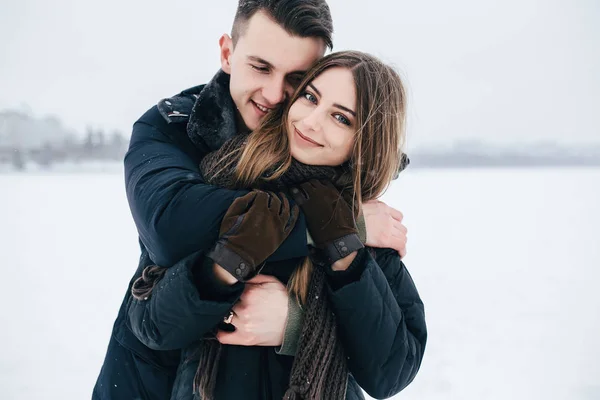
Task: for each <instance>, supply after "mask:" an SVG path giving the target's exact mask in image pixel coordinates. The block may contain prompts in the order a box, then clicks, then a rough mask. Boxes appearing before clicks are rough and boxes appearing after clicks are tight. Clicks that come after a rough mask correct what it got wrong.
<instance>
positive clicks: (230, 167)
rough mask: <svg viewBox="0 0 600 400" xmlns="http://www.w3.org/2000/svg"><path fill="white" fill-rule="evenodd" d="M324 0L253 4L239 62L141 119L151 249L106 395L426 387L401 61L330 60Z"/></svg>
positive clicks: (244, 14)
mask: <svg viewBox="0 0 600 400" xmlns="http://www.w3.org/2000/svg"><path fill="white" fill-rule="evenodd" d="M332 33H333V25H332V20H331V15H330V12H329V8H328V6H327V4H326V2H325V1H324V0H307V1H299V0H240V1H239V4H238V9H237V12H236V15H235V18H234V22H233V28H232V31H231V36H229V35H223V36H222V37H221V38H220V40H219V45H220V50H221V51H220V57H221V70H220V71H219V72H217V74H216V75H215V76H214V78H213V79H212V80H211V81H210V82H209V83H207V84H206V85H201V86H197V87H193V88H191V89H188V90H185V91H183V92H182V93H180V94H179V95H177V96H174V97H172V98H169V99H164V100H162V101H160V102H159V103H158V104H157V105H156V106H154V107H152V108H151V109H150V110H149V111H147V112H146V113H145V114H144V115H143V116H142V117H141V118H140V119H139V120H138V121H137V122H136V123H135V124H134V128H133V134H132V138H131V142H130V148H129V151H128V153H127V155H126V157H125V178H126V190H127V197H128V200H129V205H130V208H131V211H132V214H133V218H134V221H135V223H136V227H137V229H138V233H139V238H140V247H141V252H142V254H141V257H140V262H139V266H138V269H137V271H136V272H135V275H134V276H133V278H132V279H131V281H130V283H129V287H128V290H127V292H126V295H125V298H124V300H123V303H122V306H121V308H120V310H119V314H118V316H117V319H116V321H115V324H114V327H113V332H112V335H111V338H110V342H109V345H108V350H107V355H106V358H105V361H104V364H103V366H102V369H101V371H100V375H99V377H98V380H97V382H96V386H95V388H94V392H93V398H94V399H99V400H100V399H102V400H105V399H114V400H120V399H152V400H154V399H157V400H158V399H173V400H174V399H182V400H183V399H189V400H192V399H202V400H208V399H214V400H229V399H251V400H254V399H256V400H259V399H290V400H292V399H328V400H329V399H363V398H364V396H363V394H362V390H361V388H362V389H364V390H365V391H366V392H367V393H369V394H370V395H371V396H373V397H375V398H387V397H390V396H393V395H394V394H396V393H398V392H399V391H401V390H402V389H403V388H404V387H406V386H407V385H408V384H409V383H410V382H411V381H412V380H413V379H414V377H415V375H416V373H417V371H418V369H419V367H420V364H421V360H422V358H423V352H424V349H425V343H426V338H427V330H426V325H425V316H424V308H423V303H422V301H421V299H420V297H419V294H418V292H417V289H416V287H415V284H414V282H413V280H412V278H411V276H410V274H409V273H408V271H407V269H406V267H405V265H404V263H403V262H402V261H401V258H402V257H403V256H404V254H405V253H406V228H405V227H404V225H402V214H401V213H400V212H398V211H396V210H394V209H393V208H391V207H388V206H387V205H385V204H384V203H382V202H379V201H378V200H377V198H378V197H379V196H380V195H381V194H382V193H383V192H384V191H385V189H386V188H387V187H388V185H389V184H390V183H391V181H392V180H393V179H395V177H396V176H397V174H398V173H399V172H400V171H401V170H402V169H403V168H404V167H405V166H406V164H407V158H406V156H405V155H404V153H403V151H402V150H403V142H404V135H405V118H406V117H405V110H406V96H405V91H404V87H403V84H402V81H401V79H400V77H399V76H398V74H397V73H396V72H395V71H394V69H393V68H391V67H390V66H388V65H386V64H384V63H382V62H381V61H380V60H378V59H377V58H375V57H373V56H371V55H368V54H365V53H362V52H357V51H344V52H337V53H330V54H328V55H327V56H324V54H325V51H326V50H327V49H328V48H329V49H331V48H332Z"/></svg>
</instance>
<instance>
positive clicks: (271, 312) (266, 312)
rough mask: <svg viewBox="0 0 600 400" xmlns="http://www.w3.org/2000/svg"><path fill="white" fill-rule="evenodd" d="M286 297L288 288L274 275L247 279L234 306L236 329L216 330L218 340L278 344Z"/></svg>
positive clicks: (283, 327) (285, 314)
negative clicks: (227, 330)
mask: <svg viewBox="0 0 600 400" xmlns="http://www.w3.org/2000/svg"><path fill="white" fill-rule="evenodd" d="M288 300H289V294H288V291H287V289H286V287H285V286H284V285H283V284H282V283H281V282H280V281H279V280H278V279H277V278H275V277H273V276H267V275H257V276H256V277H254V278H252V279H250V280H249V281H248V282H246V286H245V288H244V293H242V296H241V298H240V301H238V302H237V303H236V304H235V305H234V306H233V309H232V311H233V318H232V320H231V324H232V325H233V326H235V331H233V332H225V331H219V332H218V333H217V340H218V341H219V342H221V343H222V344H233V345H239V346H281V344H282V343H283V335H284V332H285V324H286V321H287V315H288Z"/></svg>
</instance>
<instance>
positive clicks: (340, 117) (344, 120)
mask: <svg viewBox="0 0 600 400" xmlns="http://www.w3.org/2000/svg"><path fill="white" fill-rule="evenodd" d="M333 117H334V118H335V119H337V120H338V121H339V122H341V123H342V124H344V125H348V126H350V121H349V120H348V118H346V117H344V116H343V115H342V114H335V115H334V116H333Z"/></svg>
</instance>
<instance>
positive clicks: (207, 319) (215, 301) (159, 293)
mask: <svg viewBox="0 0 600 400" xmlns="http://www.w3.org/2000/svg"><path fill="white" fill-rule="evenodd" d="M205 260H206V257H205V254H204V252H196V253H193V254H192V255H190V256H188V257H187V258H185V259H183V260H181V261H179V262H178V263H176V264H175V265H173V266H172V267H170V268H169V269H168V270H167V271H166V272H165V275H164V276H163V277H162V278H161V279H160V280H158V281H157V282H156V285H155V286H154V289H153V290H152V293H151V294H150V296H148V298H147V299H146V300H137V299H135V298H134V297H133V296H130V297H129V301H128V304H127V323H128V326H129V328H130V329H131V331H132V332H133V334H134V335H135V336H136V337H137V338H138V339H139V340H140V341H141V342H142V343H143V344H145V345H146V346H148V347H149V348H151V349H154V350H175V349H181V348H184V347H186V346H188V345H190V344H191V343H193V342H194V341H197V340H200V339H201V338H202V337H203V336H204V335H205V334H206V333H208V332H210V331H211V330H213V329H214V328H215V327H216V326H217V325H218V324H219V323H220V322H222V321H223V317H224V316H226V315H227V313H228V312H229V310H231V308H232V307H233V305H234V303H235V302H236V301H237V300H238V299H239V297H240V296H241V294H242V291H243V287H244V285H243V284H242V283H240V282H238V283H236V284H235V285H233V286H231V287H228V288H227V290H226V291H224V292H223V291H222V292H221V293H220V294H219V295H218V296H217V295H216V293H215V291H214V288H211V289H213V290H211V293H210V295H208V294H207V293H206V291H205V292H204V293H201V291H200V290H199V285H197V282H198V280H199V278H198V276H197V275H198V273H200V274H202V275H203V276H202V280H203V282H206V279H207V277H208V272H207V271H198V270H199V269H203V268H206V267H208V266H212V261H211V262H210V263H207V262H205ZM140 273H141V271H140ZM205 288H206V289H207V290H208V287H207V286H205ZM207 297H208V298H210V300H209V299H207Z"/></svg>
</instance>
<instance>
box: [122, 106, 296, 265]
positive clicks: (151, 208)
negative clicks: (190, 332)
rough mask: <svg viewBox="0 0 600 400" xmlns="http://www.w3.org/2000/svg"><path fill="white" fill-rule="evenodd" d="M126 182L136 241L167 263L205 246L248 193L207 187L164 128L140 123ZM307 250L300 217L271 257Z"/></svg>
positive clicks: (128, 158)
mask: <svg viewBox="0 0 600 400" xmlns="http://www.w3.org/2000/svg"><path fill="white" fill-rule="evenodd" d="M148 113H155V114H158V110H157V109H156V108H155V107H154V108H152V109H150V110H149V111H148ZM148 113H147V114H148ZM158 118H162V117H160V115H158ZM157 120H158V119H157ZM164 124H165V125H166V122H164ZM125 182H126V192H127V199H128V201H129V206H130V209H131V212H132V215H133V219H134V221H135V224H136V227H137V229H138V233H139V235H140V239H141V241H142V243H143V244H144V245H145V246H146V248H147V249H148V252H149V253H150V257H151V258H152V260H153V261H154V262H156V263H157V264H158V265H162V266H171V265H173V264H175V263H176V262H177V261H179V260H180V259H182V258H184V257H186V256H187V255H189V254H191V253H193V252H195V251H198V250H205V251H207V250H209V249H210V248H211V247H212V246H213V245H214V243H215V242H216V241H217V237H218V234H219V228H220V226H221V221H222V219H223V216H224V215H225V212H226V211H227V209H228V208H229V206H230V205H231V203H232V202H233V201H234V200H235V199H236V198H238V197H240V196H243V195H245V194H246V193H248V191H245V190H229V189H223V188H219V187H215V186H212V185H207V184H206V183H204V181H203V180H202V177H201V175H200V172H199V169H198V166H197V165H196V162H195V161H194V159H192V157H191V156H190V155H189V154H188V153H186V151H184V150H183V149H182V148H181V145H178V144H176V143H175V142H174V141H173V140H172V138H171V137H170V136H169V135H168V134H166V133H165V132H163V131H162V129H160V130H159V129H158V128H157V127H155V126H153V125H149V124H147V123H145V122H139V121H138V122H136V123H135V124H134V127H133V134H132V137H131V142H130V146H129V151H128V152H127V155H126V156H125ZM307 254H308V249H307V246H306V224H305V222H304V217H303V216H302V215H300V217H299V218H298V222H297V223H296V226H295V228H294V230H293V231H292V232H291V233H290V235H289V237H288V238H287V239H286V241H285V242H284V243H283V244H282V245H281V246H280V248H279V249H278V250H277V251H276V252H275V253H274V254H273V255H272V256H271V258H270V260H281V259H287V258H296V257H301V256H305V255H307Z"/></svg>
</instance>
